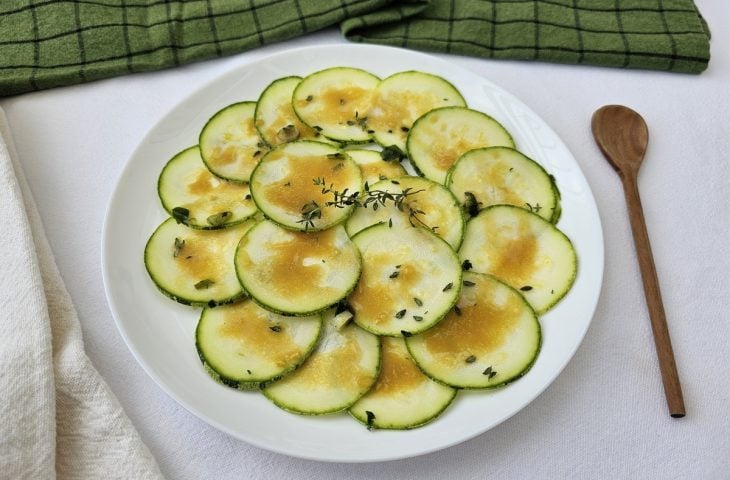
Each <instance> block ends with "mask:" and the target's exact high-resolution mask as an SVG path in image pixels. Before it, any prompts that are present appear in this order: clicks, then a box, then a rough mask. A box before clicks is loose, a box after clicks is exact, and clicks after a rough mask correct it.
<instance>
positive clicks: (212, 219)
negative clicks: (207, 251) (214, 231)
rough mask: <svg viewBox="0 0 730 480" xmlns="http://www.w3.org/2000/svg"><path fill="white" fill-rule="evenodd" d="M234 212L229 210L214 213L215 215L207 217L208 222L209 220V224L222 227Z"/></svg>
mask: <svg viewBox="0 0 730 480" xmlns="http://www.w3.org/2000/svg"><path fill="white" fill-rule="evenodd" d="M232 215H233V213H231V212H229V211H227V210H226V211H225V212H220V213H214V214H213V215H211V216H209V217H208V218H206V219H205V221H206V222H208V225H210V226H212V227H220V226H221V225H223V224H224V223H226V220H228V217H230V216H232Z"/></svg>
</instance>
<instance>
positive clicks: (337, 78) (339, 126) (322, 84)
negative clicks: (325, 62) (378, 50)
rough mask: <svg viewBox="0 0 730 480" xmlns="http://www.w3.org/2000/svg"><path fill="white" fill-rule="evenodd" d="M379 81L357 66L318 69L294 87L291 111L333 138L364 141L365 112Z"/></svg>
mask: <svg viewBox="0 0 730 480" xmlns="http://www.w3.org/2000/svg"><path fill="white" fill-rule="evenodd" d="M379 82H380V79H379V78H378V77H376V76H375V75H373V74H372V73H369V72H366V71H365V70H361V69H359V68H350V67H334V68H328V69H326V70H320V71H318V72H315V73H312V74H310V75H308V76H306V77H304V79H303V80H302V81H301V83H300V84H299V85H298V86H297V87H296V89H295V90H294V94H293V96H292V105H293V107H294V112H295V113H296V114H297V116H298V117H299V118H300V119H301V120H302V122H304V123H306V124H307V125H309V126H310V127H312V128H314V129H315V130H317V131H318V132H320V133H322V134H323V135H324V136H326V137H328V138H331V139H332V140H337V141H341V142H354V143H361V142H367V141H368V140H370V133H368V132H367V129H366V127H365V125H366V122H367V118H366V115H367V112H368V110H370V106H371V104H372V100H373V92H374V91H375V87H377V85H378V83H379Z"/></svg>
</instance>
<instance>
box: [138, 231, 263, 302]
mask: <svg viewBox="0 0 730 480" xmlns="http://www.w3.org/2000/svg"><path fill="white" fill-rule="evenodd" d="M252 225H253V221H248V222H246V223H242V224H238V225H235V226H232V227H230V228H226V229H222V230H195V229H191V228H189V227H187V226H185V225H183V224H180V223H178V222H176V221H175V219H174V218H168V219H167V220H165V221H164V222H162V223H161V224H160V225H159V226H158V227H157V228H156V229H155V231H154V233H153V234H152V235H151V236H150V238H149V240H148V241H147V244H146V245H145V250H144V264H145V269H146V270H147V273H148V274H149V276H150V279H151V280H152V281H153V282H154V284H155V286H156V287H157V288H158V290H160V292H162V293H163V294H164V295H165V296H167V297H169V298H171V299H172V300H175V301H176V302H178V303H181V304H183V305H190V306H196V307H215V306H218V305H226V304H229V303H233V302H235V301H237V300H239V299H241V298H243V297H244V296H245V292H244V291H243V289H242V288H241V285H240V284H239V283H238V280H237V278H236V275H235V267H234V264H233V256H234V254H235V249H236V245H237V244H238V241H239V239H240V238H241V237H243V235H244V234H245V233H246V231H247V230H248V229H249V228H250V227H251V226H252ZM181 245H182V246H181ZM191 250H192V251H191ZM216 251H222V252H223V255H222V259H223V261H222V262H216V264H215V266H213V265H212V264H207V263H205V262H204V263H202V264H201V263H200V262H199V260H198V259H199V258H208V257H210V256H211V255H213V254H214V253H216ZM187 257H191V258H189V259H188V258H187ZM226 258H227V259H228V261H225V259H226ZM205 280H208V282H210V283H209V285H203V284H200V285H198V284H199V282H203V281H205ZM196 285H198V286H196Z"/></svg>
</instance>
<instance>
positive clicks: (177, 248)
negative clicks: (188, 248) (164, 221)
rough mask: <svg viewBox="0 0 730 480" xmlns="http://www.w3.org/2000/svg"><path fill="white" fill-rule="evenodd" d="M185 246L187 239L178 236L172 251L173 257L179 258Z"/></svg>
mask: <svg viewBox="0 0 730 480" xmlns="http://www.w3.org/2000/svg"><path fill="white" fill-rule="evenodd" d="M184 246H185V240H181V239H179V238H177V237H175V246H174V248H173V251H172V256H173V258H177V256H178V255H180V251H181V250H182V249H183V247H184Z"/></svg>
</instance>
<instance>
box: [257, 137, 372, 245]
mask: <svg viewBox="0 0 730 480" xmlns="http://www.w3.org/2000/svg"><path fill="white" fill-rule="evenodd" d="M361 188H362V174H361V173H360V167H358V166H357V164H356V163H355V162H354V161H353V160H352V159H351V158H350V157H349V155H347V153H345V152H343V151H341V150H339V149H338V148H336V147H334V146H332V145H327V144H324V143H321V142H312V141H309V140H300V141H296V142H291V143H285V144H283V145H280V146H279V147H277V148H275V149H274V150H271V151H270V152H269V153H267V154H266V156H265V157H264V158H263V159H262V160H261V163H259V165H258V166H257V167H256V170H254V172H253V174H252V175H251V195H252V196H253V199H254V201H255V202H256V205H258V208H259V209H261V211H262V212H263V213H264V214H265V215H266V216H267V217H269V218H270V219H271V220H273V221H274V222H276V223H278V224H279V225H281V226H283V227H285V228H289V229H292V230H306V231H317V230H324V229H327V228H329V227H331V226H333V225H336V224H338V223H340V222H342V221H344V220H345V219H346V218H347V217H348V216H349V215H350V214H351V213H352V210H353V208H354V204H350V205H338V206H335V205H328V202H332V201H333V200H335V193H334V192H339V193H343V194H347V193H355V192H359V191H360V190H361Z"/></svg>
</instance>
